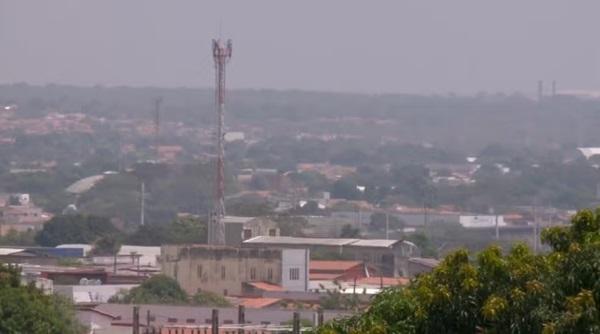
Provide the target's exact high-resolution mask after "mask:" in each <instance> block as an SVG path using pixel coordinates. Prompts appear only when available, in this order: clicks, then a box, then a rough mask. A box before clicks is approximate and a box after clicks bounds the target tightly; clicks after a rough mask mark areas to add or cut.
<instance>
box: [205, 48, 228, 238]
mask: <svg viewBox="0 0 600 334" xmlns="http://www.w3.org/2000/svg"><path fill="white" fill-rule="evenodd" d="M231 50H232V44H231V40H228V41H227V43H223V42H222V41H221V39H216V40H214V39H213V42H212V51H213V59H214V62H215V74H216V76H215V84H216V87H215V88H216V89H215V102H216V107H217V108H216V109H217V143H216V149H217V164H216V182H215V192H214V198H213V209H212V212H211V214H210V217H209V224H208V227H209V231H208V243H209V244H212V245H224V244H225V226H224V223H223V218H224V217H225V144H224V139H225V138H224V136H225V132H224V128H225V122H224V118H223V117H224V114H225V68H226V65H227V63H228V62H229V60H230V59H231Z"/></svg>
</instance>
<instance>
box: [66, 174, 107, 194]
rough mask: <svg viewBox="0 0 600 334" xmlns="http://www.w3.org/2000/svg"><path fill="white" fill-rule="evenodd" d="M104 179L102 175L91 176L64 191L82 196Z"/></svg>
mask: <svg viewBox="0 0 600 334" xmlns="http://www.w3.org/2000/svg"><path fill="white" fill-rule="evenodd" d="M102 179H104V175H92V176H88V177H86V178H83V179H81V180H79V181H76V182H75V183H73V184H71V185H70V186H68V187H67V189H66V191H67V192H68V193H72V194H82V193H84V192H86V191H88V190H90V189H92V187H94V186H95V185H96V183H98V182H100V181H101V180H102Z"/></svg>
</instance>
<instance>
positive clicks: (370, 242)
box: [244, 236, 398, 248]
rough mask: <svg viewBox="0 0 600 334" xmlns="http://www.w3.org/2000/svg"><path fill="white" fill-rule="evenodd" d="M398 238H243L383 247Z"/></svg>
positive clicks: (275, 241) (280, 242) (320, 244)
mask: <svg viewBox="0 0 600 334" xmlns="http://www.w3.org/2000/svg"><path fill="white" fill-rule="evenodd" d="M397 242H398V240H384V239H343V238H296V237H271V236H257V237H254V238H251V239H248V240H245V241H244V243H245V244H271V245H276V244H288V245H307V246H356V247H378V248H381V247H384V248H388V247H391V246H393V245H394V244H396V243H397Z"/></svg>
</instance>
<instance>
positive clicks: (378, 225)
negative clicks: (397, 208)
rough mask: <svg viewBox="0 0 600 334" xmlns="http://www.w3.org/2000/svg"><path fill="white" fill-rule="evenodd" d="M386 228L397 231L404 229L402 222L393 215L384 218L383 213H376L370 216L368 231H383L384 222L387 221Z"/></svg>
mask: <svg viewBox="0 0 600 334" xmlns="http://www.w3.org/2000/svg"><path fill="white" fill-rule="evenodd" d="M388 219H389V221H388V227H389V229H390V230H397V229H401V228H403V227H404V221H402V220H401V219H400V218H398V217H396V216H394V215H388V217H387V218H386V214H385V213H381V212H376V213H373V214H372V215H371V219H370V221H369V229H370V230H373V231H383V230H385V225H386V220H388Z"/></svg>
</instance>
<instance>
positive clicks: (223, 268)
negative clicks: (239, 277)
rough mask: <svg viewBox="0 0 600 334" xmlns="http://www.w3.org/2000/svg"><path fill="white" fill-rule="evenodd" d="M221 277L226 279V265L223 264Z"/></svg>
mask: <svg viewBox="0 0 600 334" xmlns="http://www.w3.org/2000/svg"><path fill="white" fill-rule="evenodd" d="M221 279H225V266H221Z"/></svg>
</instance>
